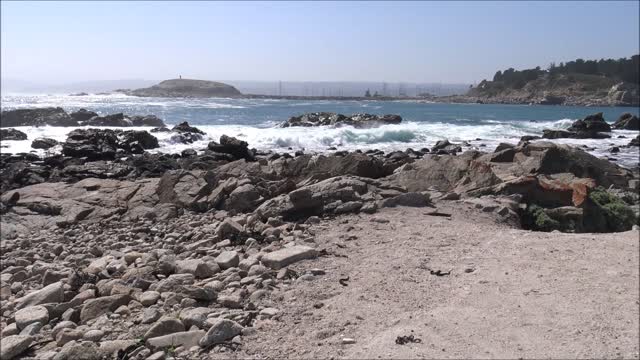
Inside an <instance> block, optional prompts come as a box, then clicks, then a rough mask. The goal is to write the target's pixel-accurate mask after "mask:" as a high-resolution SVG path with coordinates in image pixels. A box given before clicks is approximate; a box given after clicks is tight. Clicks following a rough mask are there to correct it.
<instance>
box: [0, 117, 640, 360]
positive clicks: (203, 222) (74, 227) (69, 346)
mask: <svg viewBox="0 0 640 360" xmlns="http://www.w3.org/2000/svg"><path fill="white" fill-rule="evenodd" d="M54 118H56V119H63V120H61V122H63V123H66V121H67V118H66V117H64V116H63V115H61V113H59V112H57V113H55V114H54ZM70 118H71V117H70ZM93 118H95V117H94V116H91V117H90V118H89V119H93ZM105 118H108V117H105ZM118 118H120V117H118ZM122 118H123V119H124V118H125V117H124V116H122ZM321 118H326V119H329V120H328V121H331V120H330V119H332V118H333V119H337V117H333V115H330V116H325V117H318V116H316V117H314V116H313V115H312V116H307V118H306V119H307V120H308V119H318V121H311V122H313V123H322V122H323V121H324V120H321ZM385 118H386V117H385ZM38 119H40V120H37V121H35V123H38V122H41V121H42V117H39V118H38ZM129 119H130V118H129ZM345 119H351V118H348V117H345ZM394 119H395V118H394ZM87 120H88V119H87ZM299 120H301V119H299ZM307 120H305V122H306V121H307ZM375 120H376V122H379V120H380V118H377V119H375ZM2 121H3V123H4V114H3V119H2ZM85 121H86V120H85ZM349 121H352V119H351V120H349ZM393 121H397V119H396V120H393ZM579 121H581V123H578V124H576V125H575V126H576V132H579V131H587V130H588V133H589V134H592V131H593V134H595V135H594V136H598V135H597V134H599V133H600V131H606V129H604V128H600V127H598V126H601V124H600V121H599V118H598V117H597V116H595V117H591V118H588V119H584V120H579ZM295 122H298V120H295V121H294V123H295ZM620 123H621V124H622V123H624V124H629V123H631V124H633V121H632V120H630V118H629V117H628V116H625V117H624V119H623V120H622V121H621V122H620ZM596 124H600V125H596ZM582 126H584V128H583V127H582ZM620 126H623V125H620ZM624 126H626V125H624ZM157 129H158V130H156V131H170V132H172V133H174V134H175V136H177V137H178V138H179V139H181V141H183V142H185V143H189V141H193V139H195V138H198V137H199V136H202V131H200V130H199V129H197V128H196V127H193V126H190V125H189V124H188V123H182V124H179V125H177V126H175V127H174V128H173V129H168V128H157ZM585 129H587V130H585ZM4 130H7V129H3V131H4ZM12 134H13V135H11V136H19V135H16V134H15V133H12ZM4 136H9V134H7V135H4V133H3V137H4ZM154 139H155V137H153V135H152V132H146V131H131V130H111V129H93V128H89V129H79V130H74V131H73V132H71V133H70V134H69V137H68V139H67V141H66V142H64V143H62V144H60V146H61V147H62V152H61V154H57V155H53V156H46V157H39V156H37V155H34V154H13V155H8V154H3V155H2V157H1V158H0V159H1V163H0V165H1V166H0V172H1V174H0V175H1V178H2V187H1V192H2V196H1V197H0V212H1V213H2V219H1V224H0V225H1V226H0V230H1V234H0V235H1V245H2V262H1V270H2V275H1V283H0V302H1V305H2V309H3V312H2V316H1V317H0V328H1V330H0V331H1V332H2V346H1V348H2V354H1V355H2V358H3V359H5V358H6V359H11V358H15V357H20V356H32V357H36V358H39V359H99V358H102V357H106V358H110V357H117V358H120V359H122V358H129V359H138V358H139V359H145V358H146V359H162V358H165V357H182V358H189V359H205V358H208V357H209V355H210V354H212V353H213V354H219V355H221V357H225V356H227V355H228V354H231V353H233V352H235V351H238V349H242V348H243V346H244V342H245V340H244V339H251V337H252V336H256V333H257V332H258V331H259V330H258V329H259V325H260V324H262V323H264V322H268V321H270V319H275V318H277V317H279V316H280V315H279V314H280V313H281V312H282V311H286V309H281V308H277V307H274V306H275V305H274V304H276V301H275V300H274V299H273V298H272V297H271V296H272V294H275V293H277V291H278V289H281V288H283V287H287V286H294V285H295V284H297V283H299V282H301V281H307V280H309V281H311V280H313V279H315V278H319V277H320V278H321V277H322V276H324V273H325V271H324V270H323V269H308V270H306V271H305V272H304V273H296V272H295V271H293V270H292V267H293V266H295V264H298V263H304V262H305V261H309V260H312V259H318V258H322V257H332V256H338V254H337V253H336V252H335V250H331V249H327V248H322V247H321V246H319V245H318V243H317V238H318V233H317V231H316V228H315V226H316V225H318V224H324V223H326V222H327V221H334V220H339V219H341V218H342V217H344V216H352V215H363V216H372V218H371V219H372V220H371V221H372V222H374V220H375V219H378V218H376V217H375V216H374V215H370V214H378V213H381V212H385V211H387V209H390V208H424V209H425V210H426V212H425V213H424V214H425V215H423V216H429V217H433V216H436V217H447V216H449V217H450V216H451V213H447V212H444V211H439V209H441V208H443V207H446V206H447V204H451V205H453V206H454V207H455V206H457V205H456V204H463V203H464V204H471V206H472V207H473V208H474V209H476V210H477V211H478V212H479V213H480V214H485V215H487V216H491V217H492V218H493V219H495V221H496V222H499V223H501V224H505V226H509V227H512V228H523V229H530V230H536V231H544V232H552V231H556V232H558V231H559V232H571V233H581V232H589V233H597V232H621V231H628V230H630V229H631V228H632V227H634V226H637V224H638V215H639V214H640V199H639V198H638V190H639V188H640V175H639V173H638V170H637V169H632V170H629V169H625V168H622V167H619V166H617V165H615V164H614V163H611V162H609V161H607V160H603V159H599V158H596V157H595V156H592V155H590V154H588V153H587V152H585V151H583V150H581V149H579V148H574V147H570V146H566V145H559V144H555V143H552V142H547V141H536V142H531V141H529V140H528V139H523V140H522V141H521V142H520V143H519V144H501V145H500V146H498V148H496V149H495V150H494V151H493V152H480V151H477V150H470V151H465V152H463V151H462V146H461V144H452V143H450V142H449V141H442V142H439V143H437V144H436V145H435V146H434V147H432V148H431V149H419V150H414V149H407V150H406V151H394V152H389V153H385V152H382V151H379V150H378V151H376V150H371V151H367V152H361V151H355V152H346V151H335V152H332V153H327V154H306V153H304V152H302V151H298V152H296V153H295V154H293V155H292V154H288V153H282V154H279V153H274V152H260V151H256V150H255V149H250V148H249V146H248V144H247V143H246V142H244V141H241V140H239V139H236V138H233V137H230V136H226V135H225V136H222V137H220V138H219V140H218V141H212V142H210V143H209V144H208V146H207V148H206V149H187V150H184V151H183V152H182V153H181V154H151V153H148V152H147V150H148V149H150V148H153V147H154V146H156V145H157V139H156V141H155V142H154ZM375 221H379V222H380V224H384V220H383V219H379V220H375ZM374 223H375V222H374ZM382 226H384V225H382ZM344 236H345V237H348V236H349V234H348V233H345V234H344ZM313 261H315V260H313ZM432 271H435V270H433V269H432ZM438 271H439V270H438ZM348 280H349V278H348V277H347V278H341V280H340V283H341V284H342V283H347V282H348ZM343 286H346V285H343ZM319 306H322V305H319ZM343 341H345V342H344V344H348V343H349V341H351V340H350V339H347V340H344V339H343Z"/></svg>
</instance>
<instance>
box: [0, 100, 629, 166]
mask: <svg viewBox="0 0 640 360" xmlns="http://www.w3.org/2000/svg"><path fill="white" fill-rule="evenodd" d="M1 105H2V110H9V109H17V108H36V107H50V106H54V107H57V106H59V107H62V108H64V109H65V110H66V111H68V112H72V111H75V110H78V109H81V108H85V109H88V110H91V111H95V112H97V113H98V114H101V115H106V114H113V113H118V112H122V113H125V114H127V115H149V114H153V115H156V116H158V117H160V118H162V119H163V120H164V121H165V123H166V124H167V125H168V126H172V125H175V124H178V123H180V122H183V121H188V122H189V124H191V125H195V126H197V127H198V128H200V129H201V130H203V131H204V132H205V133H207V135H208V136H207V138H206V139H204V140H203V141H200V142H197V143H194V144H178V143H174V142H172V141H171V135H170V134H168V133H161V132H159V133H154V136H156V137H158V140H159V142H160V146H161V147H160V148H159V149H156V150H154V151H159V152H171V153H173V152H180V151H182V150H184V149H186V148H194V149H199V148H205V147H206V145H207V143H208V142H209V141H211V140H216V141H217V140H218V139H219V137H220V136H221V135H223V134H225V135H229V136H234V137H237V138H239V139H241V140H244V141H247V142H248V143H249V146H250V147H252V148H256V149H259V150H274V151H278V152H293V151H297V150H304V151H307V152H326V151H329V150H328V149H329V148H334V147H335V148H337V149H339V150H355V149H362V150H367V149H380V150H383V151H392V150H405V149H407V148H413V149H416V150H417V149H421V148H424V147H431V146H433V145H434V144H435V143H436V141H438V140H443V139H449V140H450V141H451V142H461V141H467V142H469V144H470V145H471V147H472V148H477V149H479V150H482V151H493V149H494V148H495V147H496V146H497V145H498V144H499V143H501V142H507V143H512V144H516V143H517V142H518V141H519V139H520V137H521V136H523V135H538V136H540V135H542V130H543V129H547V128H548V129H566V128H567V127H569V126H570V125H571V123H572V122H573V121H575V120H576V119H579V118H583V117H585V116H587V115H589V114H593V113H596V112H603V113H604V117H605V119H606V120H607V121H608V122H610V123H613V122H614V121H615V120H616V119H617V118H618V117H619V116H620V115H621V114H622V113H624V112H631V113H634V114H638V109H637V108H627V107H579V106H526V105H489V104H441V103H424V102H415V101H375V100H368V101H339V100H318V101H310V100H273V99H225V98H208V99H184V98H140V97H132V96H126V95H121V94H114V95H88V96H68V95H7V96H3V97H2V104H1ZM318 111H326V112H337V113H342V114H355V113H372V114H398V115H400V116H402V118H403V121H402V123H401V124H398V125H385V126H380V127H377V128H371V129H355V128H353V127H349V126H343V127H330V126H323V127H314V128H300V127H292V128H280V127H278V124H280V123H282V122H283V121H285V120H287V119H288V118H290V117H291V116H296V115H301V114H304V113H308V112H318ZM18 129H19V130H21V131H23V132H25V133H27V135H28V140H26V141H3V143H2V148H1V151H2V152H3V153H17V152H29V151H34V152H36V153H41V152H42V150H38V151H36V150H33V149H31V146H30V145H31V141H32V140H33V139H35V138H37V137H40V136H44V137H50V138H53V139H56V140H58V141H64V140H65V139H66V135H67V134H68V133H69V132H70V131H72V130H73V129H75V128H66V127H49V126H45V127H39V128H35V127H34V128H31V127H28V128H27V127H18ZM128 129H146V130H149V128H128ZM637 134H638V132H637V131H624V130H614V131H613V132H612V134H611V135H612V137H611V139H604V140H603V139H599V140H595V139H559V140H554V141H555V142H557V143H566V144H571V145H576V146H585V149H586V150H587V151H589V152H591V153H592V154H594V155H596V156H599V157H603V158H609V159H615V160H614V161H616V162H617V163H619V164H621V165H624V166H637V165H638V148H637V147H636V148H621V150H622V151H621V152H620V153H618V154H612V153H610V151H609V149H610V148H611V147H613V146H623V145H626V144H628V143H629V142H630V141H631V139H632V138H634V137H635V136H636V135H637ZM56 150H57V151H59V148H58V149H53V151H54V152H55V151H56Z"/></svg>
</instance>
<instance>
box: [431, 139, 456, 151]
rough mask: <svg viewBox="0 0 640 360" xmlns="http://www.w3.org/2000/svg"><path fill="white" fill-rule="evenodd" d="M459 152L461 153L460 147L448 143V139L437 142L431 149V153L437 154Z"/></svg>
mask: <svg viewBox="0 0 640 360" xmlns="http://www.w3.org/2000/svg"><path fill="white" fill-rule="evenodd" d="M460 151H462V147H460V145H457V144H452V143H450V142H449V140H448V139H445V140H438V142H436V144H435V145H434V146H433V148H432V149H431V152H435V153H439V154H455V153H457V152H460Z"/></svg>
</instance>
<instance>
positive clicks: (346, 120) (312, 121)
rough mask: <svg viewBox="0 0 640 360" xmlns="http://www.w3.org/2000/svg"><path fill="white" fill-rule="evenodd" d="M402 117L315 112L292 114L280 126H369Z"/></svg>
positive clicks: (394, 120) (398, 119) (398, 121)
mask: <svg viewBox="0 0 640 360" xmlns="http://www.w3.org/2000/svg"><path fill="white" fill-rule="evenodd" d="M401 122H402V117H400V116H399V115H382V116H380V115H372V114H354V115H348V116H347V115H342V114H336V113H327V112H317V113H309V114H304V115H300V116H293V117H291V118H290V119H289V120H287V121H285V122H284V123H282V124H281V125H280V126H281V127H292V126H305V127H308V126H342V125H349V126H353V127H356V128H370V127H377V126H380V125H388V124H400V123H401Z"/></svg>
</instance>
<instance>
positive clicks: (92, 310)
mask: <svg viewBox="0 0 640 360" xmlns="http://www.w3.org/2000/svg"><path fill="white" fill-rule="evenodd" d="M129 301H131V297H130V296H129V295H110V296H103V297H99V298H95V299H91V300H88V301H86V302H85V303H84V305H83V306H82V310H81V311H80V321H81V322H82V323H86V322H87V321H89V320H91V319H95V318H97V317H98V316H100V315H103V314H106V313H108V312H110V311H114V310H116V309H117V308H118V307H120V306H122V305H127V304H128V303H129Z"/></svg>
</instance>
